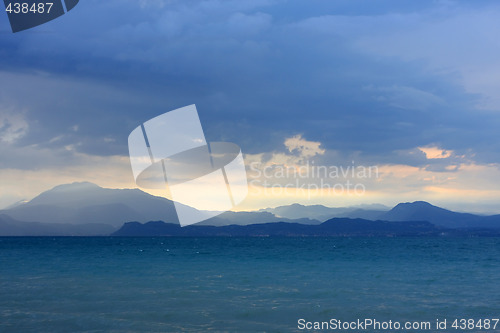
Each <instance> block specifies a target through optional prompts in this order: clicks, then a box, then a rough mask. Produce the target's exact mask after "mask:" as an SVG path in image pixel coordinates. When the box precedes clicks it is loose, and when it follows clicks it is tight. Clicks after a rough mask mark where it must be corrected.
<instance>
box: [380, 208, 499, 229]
mask: <svg viewBox="0 0 500 333" xmlns="http://www.w3.org/2000/svg"><path fill="white" fill-rule="evenodd" d="M379 218H380V219H381V220H386V221H429V222H431V223H433V224H435V225H437V226H442V227H447V228H493V229H498V228H500V215H492V216H481V215H474V214H468V213H457V212H452V211H450V210H447V209H444V208H440V207H436V206H433V205H431V204H430V203H428V202H425V201H415V202H411V203H409V202H406V203H400V204H398V205H396V206H395V207H394V208H393V209H391V210H390V211H388V212H386V213H384V214H382V215H380V217H379Z"/></svg>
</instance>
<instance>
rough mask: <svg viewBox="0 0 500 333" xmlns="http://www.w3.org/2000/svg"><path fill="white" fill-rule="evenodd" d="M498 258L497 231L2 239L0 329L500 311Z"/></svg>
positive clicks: (230, 328) (129, 328) (111, 328)
mask: <svg viewBox="0 0 500 333" xmlns="http://www.w3.org/2000/svg"><path fill="white" fill-rule="evenodd" d="M499 258H500V238H352V239H350V238H98V237H96V238H0V332H180V331H187V332H191V331H199V332H205V331H215V332H262V331H265V332H293V331H302V332H303V331H305V330H299V329H298V320H299V319H300V318H303V319H305V320H306V321H311V322H313V321H328V320H330V319H332V318H336V319H340V320H342V321H350V320H356V319H363V318H374V319H377V320H380V321H383V320H393V321H394V320H398V321H401V322H404V321H418V320H422V321H430V322H433V323H434V322H435V320H436V319H447V320H448V321H449V320H452V319H453V318H474V319H481V318H498V317H500V264H499ZM448 325H450V323H449V324H448ZM497 330H500V324H499V325H498V327H497ZM367 331H374V330H367ZM433 331H435V330H433ZM454 331H457V330H454ZM471 331H481V330H475V329H474V330H469V332H471ZM483 331H484V330H483ZM490 331H491V330H490ZM350 332H356V331H355V330H354V331H350Z"/></svg>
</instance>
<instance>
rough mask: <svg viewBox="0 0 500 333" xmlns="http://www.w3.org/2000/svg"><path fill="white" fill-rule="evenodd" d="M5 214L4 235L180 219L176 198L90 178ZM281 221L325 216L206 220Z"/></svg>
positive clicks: (247, 215) (239, 215)
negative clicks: (110, 185) (98, 182)
mask: <svg viewBox="0 0 500 333" xmlns="http://www.w3.org/2000/svg"><path fill="white" fill-rule="evenodd" d="M185 207H186V209H193V208H189V207H187V206H185ZM0 214H2V215H4V216H5V217H4V220H5V221H7V220H8V219H7V217H9V218H10V219H11V220H10V223H7V222H5V224H4V227H3V229H0V236H2V235H14V234H15V235H18V236H23V235H31V234H30V233H23V232H22V231H23V230H28V229H29V228H27V225H26V224H24V225H23V226H22V227H21V223H22V222H26V223H35V222H34V221H36V223H38V224H30V225H31V226H32V227H33V228H34V229H35V230H37V231H36V232H37V234H39V235H42V234H44V232H43V229H44V228H46V231H47V233H46V234H47V235H53V233H54V232H55V229H54V226H53V225H54V224H61V225H70V227H67V228H63V227H59V228H57V230H59V231H60V232H61V233H60V234H64V232H63V231H64V230H67V231H68V233H67V234H68V235H70V234H74V232H73V231H72V230H75V229H74V227H71V225H78V226H79V228H80V230H79V231H78V234H82V235H84V234H85V231H84V230H85V229H86V228H89V230H88V235H95V234H100V232H98V233H96V231H95V230H93V228H94V227H95V225H96V224H98V225H107V226H108V227H107V230H108V232H107V233H111V232H112V231H114V230H117V229H118V228H119V227H121V226H122V225H123V223H125V222H129V221H139V222H148V221H155V220H162V221H166V222H169V223H178V219H177V213H176V211H175V207H174V203H173V202H172V201H171V200H168V199H165V198H162V197H157V196H153V195H150V194H148V193H146V192H143V191H141V190H139V189H109V188H102V187H100V186H98V185H95V184H92V183H89V182H82V183H73V184H65V185H59V186H56V187H54V188H53V189H51V190H48V191H45V192H43V193H41V194H40V195H38V196H37V197H35V198H34V199H32V200H30V201H28V202H20V203H18V204H16V205H14V206H12V207H11V208H8V209H4V210H0ZM14 221H17V222H14ZM278 221H284V222H298V223H303V224H319V223H320V221H317V220H314V219H308V218H302V219H297V220H292V219H283V218H277V217H276V216H275V215H273V214H271V213H267V212H225V213H223V214H221V215H219V216H216V217H214V218H211V219H208V220H206V221H204V222H202V223H203V224H205V225H230V224H255V223H268V222H278ZM16 223H17V224H16ZM72 228H73V229H72ZM59 231H58V232H59ZM75 232H76V231H75Z"/></svg>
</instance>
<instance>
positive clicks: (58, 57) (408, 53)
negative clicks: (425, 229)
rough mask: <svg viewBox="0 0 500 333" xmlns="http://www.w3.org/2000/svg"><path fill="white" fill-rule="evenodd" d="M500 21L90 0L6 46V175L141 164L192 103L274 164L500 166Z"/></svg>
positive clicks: (387, 5)
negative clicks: (146, 134)
mask: <svg viewBox="0 0 500 333" xmlns="http://www.w3.org/2000/svg"><path fill="white" fill-rule="evenodd" d="M109 13H113V15H111V16H110V15H109ZM499 13H500V7H499V6H498V5H495V4H491V3H489V4H488V3H486V4H485V3H482V2H474V3H467V4H466V3H461V2H449V3H445V2H442V1H438V2H426V1H419V2H413V3H409V2H401V1H383V2H381V3H377V4H368V3H366V2H365V1H363V2H361V1H354V0H351V1H332V2H300V1H280V0H276V1H271V0H237V1H236V0H235V1H217V0H207V1H190V0H182V1H175V0H171V1H167V0H165V1H162V0H141V1H136V0H109V1H99V0H87V1H85V2H81V4H80V5H79V6H78V8H76V9H75V10H73V11H71V12H70V13H68V15H65V16H63V17H62V18H61V19H58V20H54V21H52V22H50V23H48V24H46V25H43V26H40V27H38V28H35V29H33V30H30V31H26V32H23V33H19V34H0V43H2V46H3V51H2V52H0V57H1V59H2V62H0V91H1V92H2V93H0V115H1V116H0V117H1V120H0V122H1V125H0V136H1V138H2V141H3V143H4V145H3V147H2V148H1V150H2V153H3V155H2V157H3V158H2V161H0V163H1V167H2V168H5V169H16V168H19V170H27V168H32V169H33V170H35V169H36V168H39V167H42V168H47V169H48V168H51V167H54V168H56V167H57V168H61V167H64V166H65V165H68V166H69V165H73V164H72V163H74V161H78V156H89V157H96V158H98V157H106V156H109V157H110V158H111V159H113V158H114V157H115V156H122V157H126V156H127V140H126V138H127V136H128V134H129V133H130V131H131V130H132V129H134V128H135V127H136V126H138V124H140V123H143V122H144V121H146V120H148V119H150V118H152V117H154V116H157V115H159V114H162V113H164V112H166V111H169V110H173V109H176V108H178V107H182V106H185V105H190V104H193V103H195V104H196V105H197V107H198V110H199V113H200V118H201V121H202V123H203V126H204V130H205V133H206V137H207V139H208V140H209V141H230V142H235V143H238V144H239V145H240V146H241V147H242V151H243V152H244V153H246V154H247V159H248V160H252V159H253V160H259V161H261V162H262V163H278V164H286V165H298V164H300V163H303V162H304V161H305V160H307V159H312V160H315V161H317V163H322V164H324V165H333V164H335V165H339V164H342V165H348V164H349V163H351V161H355V162H356V163H361V164H365V165H403V166H407V167H411V168H417V169H419V170H420V169H421V170H424V171H426V172H435V173H436V174H437V173H440V172H441V173H444V174H447V173H457V172H460V171H461V170H462V169H463V168H464V167H465V166H466V165H483V166H484V165H497V163H499V162H500V140H498V139H499V135H498V133H499V132H498V128H499V127H500V113H498V112H497V111H498V110H500V107H497V106H500V100H499V99H498V97H497V94H496V91H498V88H500V87H499V86H498V80H497V77H498V75H496V74H497V72H499V73H500V71H499V68H500V62H499V61H500V60H498V59H497V58H498V57H496V54H498V51H499V50H500V44H499V42H498V39H497V38H495V36H494V33H495V31H497V30H498V29H497V28H498V24H499V23H498V20H497V17H498V14H499ZM90 18H91V19H90ZM290 133H301V135H300V136H295V137H293V136H292V137H291V136H290ZM284 138H287V140H288V141H287V146H283V140H284ZM319 143H321V144H319ZM417 147H424V148H428V147H436V149H442V150H444V151H445V153H444V155H439V154H443V152H442V151H441V153H440V152H439V151H436V152H435V153H436V154H438V155H435V154H434V153H433V152H430V151H427V153H428V154H427V155H426V152H425V151H423V150H421V149H419V148H417ZM28 152H29V153H28ZM446 152H453V153H450V154H451V155H450V156H447V157H446V158H428V157H429V156H438V157H439V156H446V155H447V153H446ZM79 154H81V155H79ZM28 156H31V157H28ZM30 159H31V162H29V160H30ZM301 159H302V160H301ZM90 160H91V161H94V162H96V161H98V160H92V158H90ZM96 163H97V162H96ZM75 177H77V176H75ZM395 186H396V185H395ZM415 186H416V185H415ZM403 190H404V189H402V190H401V191H403ZM414 194H418V191H417V190H416V191H415V192H414Z"/></svg>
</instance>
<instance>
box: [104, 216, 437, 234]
mask: <svg viewBox="0 0 500 333" xmlns="http://www.w3.org/2000/svg"><path fill="white" fill-rule="evenodd" d="M443 231H444V229H442V228H438V227H436V226H434V225H433V224H431V223H429V222H418V221H413V222H387V221H369V220H363V219H348V218H334V219H331V220H328V221H326V222H323V223H321V224H319V225H304V224H298V223H285V222H278V223H264V224H250V225H246V226H238V225H230V226H222V227H215V226H200V225H192V226H187V227H184V228H181V227H180V226H179V225H176V224H172V223H164V222H161V221H157V222H148V223H145V224H141V223H139V222H129V223H125V224H124V225H123V227H122V228H120V229H119V230H118V231H116V232H114V233H113V234H112V236H148V237H149V236H185V237H203V236H231V237H241V236H253V237H256V236H260V237H263V236H309V237H311V236H315V237H320V236H410V235H413V236H416V235H438V234H440V233H442V232H443Z"/></svg>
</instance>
